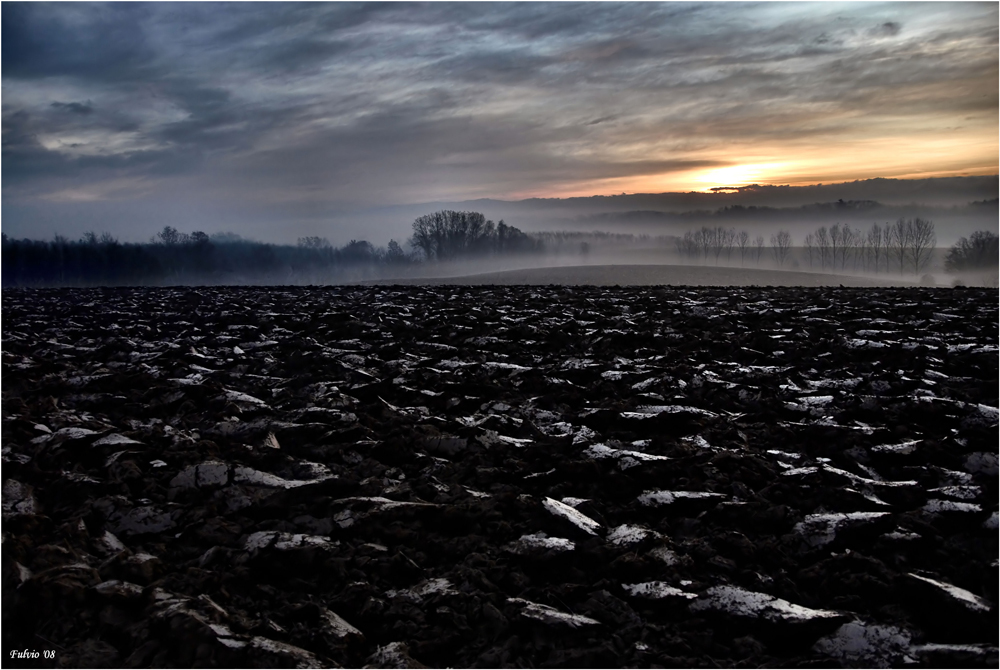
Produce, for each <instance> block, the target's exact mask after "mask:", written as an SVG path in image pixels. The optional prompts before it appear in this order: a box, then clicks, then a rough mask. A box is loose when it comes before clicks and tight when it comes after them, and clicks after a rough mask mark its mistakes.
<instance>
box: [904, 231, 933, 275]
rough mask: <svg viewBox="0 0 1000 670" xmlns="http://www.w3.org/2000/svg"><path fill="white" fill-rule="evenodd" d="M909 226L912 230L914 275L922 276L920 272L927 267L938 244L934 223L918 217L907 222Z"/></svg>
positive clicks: (911, 242)
mask: <svg viewBox="0 0 1000 670" xmlns="http://www.w3.org/2000/svg"><path fill="white" fill-rule="evenodd" d="M907 225H908V227H909V228H910V259H911V260H912V261H913V273H914V274H920V270H921V269H923V268H925V267H927V264H928V263H929V262H930V260H931V254H932V253H933V252H934V244H935V243H936V242H937V235H935V234H934V222H933V221H928V220H927V219H921V218H919V217H918V218H915V219H912V220H910V221H907Z"/></svg>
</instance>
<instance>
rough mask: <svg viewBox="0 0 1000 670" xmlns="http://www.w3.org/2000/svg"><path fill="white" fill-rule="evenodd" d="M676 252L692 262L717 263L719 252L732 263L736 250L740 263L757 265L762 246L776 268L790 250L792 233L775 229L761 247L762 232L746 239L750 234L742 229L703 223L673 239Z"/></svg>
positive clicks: (781, 264) (761, 253) (782, 262)
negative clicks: (698, 228)
mask: <svg viewBox="0 0 1000 670" xmlns="http://www.w3.org/2000/svg"><path fill="white" fill-rule="evenodd" d="M674 244H675V246H676V248H677V253H678V255H680V256H681V257H682V258H686V259H688V260H694V261H702V262H707V261H714V262H715V264H716V265H718V264H719V262H720V260H721V258H722V255H723V253H725V256H726V263H727V264H732V262H733V257H734V256H735V255H736V254H737V253H738V254H739V258H740V265H746V263H747V261H752V262H753V263H754V264H756V265H760V261H761V259H762V258H763V257H764V254H765V249H769V250H770V258H771V259H772V260H773V261H774V263H775V264H776V265H777V266H778V267H783V266H784V265H785V261H787V260H788V258H789V256H790V255H791V251H792V235H791V233H789V232H788V231H787V230H779V231H778V232H777V233H775V234H774V235H771V239H770V246H769V247H765V240H764V236H763V235H757V236H756V237H754V238H753V239H750V233H748V232H747V231H745V230H740V231H737V230H736V229H735V228H726V227H724V226H714V227H709V226H703V227H702V228H701V229H700V230H689V231H687V232H686V233H684V235H683V236H681V237H678V238H676V239H675V242H674Z"/></svg>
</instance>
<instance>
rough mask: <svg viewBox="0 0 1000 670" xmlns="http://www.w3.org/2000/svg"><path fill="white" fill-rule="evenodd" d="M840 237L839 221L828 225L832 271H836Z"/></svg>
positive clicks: (840, 243) (840, 245) (841, 240)
mask: <svg viewBox="0 0 1000 670" xmlns="http://www.w3.org/2000/svg"><path fill="white" fill-rule="evenodd" d="M842 237H843V234H842V231H841V229H840V223H839V222H838V223H835V224H833V225H832V226H830V269H831V271H833V272H836V271H837V261H838V260H839V259H840V250H841V248H842V247H843V239H842Z"/></svg>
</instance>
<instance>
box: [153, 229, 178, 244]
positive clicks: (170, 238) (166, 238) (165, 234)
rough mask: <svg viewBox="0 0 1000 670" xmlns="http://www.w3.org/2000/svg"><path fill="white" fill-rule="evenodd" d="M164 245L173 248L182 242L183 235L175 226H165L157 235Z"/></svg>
mask: <svg viewBox="0 0 1000 670" xmlns="http://www.w3.org/2000/svg"><path fill="white" fill-rule="evenodd" d="M156 236H157V237H158V238H160V242H161V243H162V244H166V245H168V246H172V245H174V244H177V243H178V242H180V241H181V234H180V233H178V232H177V229H176V228H174V227H173V226H163V230H161V231H160V232H158V233H157V234H156Z"/></svg>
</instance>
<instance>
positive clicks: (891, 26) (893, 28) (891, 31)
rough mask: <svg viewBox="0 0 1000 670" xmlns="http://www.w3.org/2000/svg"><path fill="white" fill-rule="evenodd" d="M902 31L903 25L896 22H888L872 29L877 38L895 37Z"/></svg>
mask: <svg viewBox="0 0 1000 670" xmlns="http://www.w3.org/2000/svg"><path fill="white" fill-rule="evenodd" d="M902 29H903V26H902V25H901V24H899V23H897V22H895V21H886V22H885V23H883V24H881V25H878V26H875V27H874V28H872V30H871V33H872V35H875V36H876V37H895V36H896V35H898V34H899V31H900V30H902Z"/></svg>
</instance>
